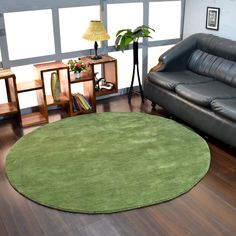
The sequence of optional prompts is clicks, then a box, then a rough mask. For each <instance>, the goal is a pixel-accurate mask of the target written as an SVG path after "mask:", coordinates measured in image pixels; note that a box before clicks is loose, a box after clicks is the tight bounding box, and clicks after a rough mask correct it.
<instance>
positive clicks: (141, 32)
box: [115, 25, 155, 52]
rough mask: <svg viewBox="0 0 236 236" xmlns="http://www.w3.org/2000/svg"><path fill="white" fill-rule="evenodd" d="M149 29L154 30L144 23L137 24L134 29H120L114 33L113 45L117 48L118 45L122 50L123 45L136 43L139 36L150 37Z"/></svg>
mask: <svg viewBox="0 0 236 236" xmlns="http://www.w3.org/2000/svg"><path fill="white" fill-rule="evenodd" d="M151 31H153V32H155V30H154V29H152V28H150V27H149V26H146V25H142V26H139V27H137V28H136V29H135V30H134V31H132V30H131V29H121V30H119V31H117V33H116V41H115V47H116V48H118V46H119V47H120V49H121V51H122V52H124V49H125V47H126V46H128V45H129V44H130V43H132V42H133V43H134V44H138V41H139V38H151V36H150V33H151Z"/></svg>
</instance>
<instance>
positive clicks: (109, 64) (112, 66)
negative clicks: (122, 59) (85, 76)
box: [81, 55, 118, 97]
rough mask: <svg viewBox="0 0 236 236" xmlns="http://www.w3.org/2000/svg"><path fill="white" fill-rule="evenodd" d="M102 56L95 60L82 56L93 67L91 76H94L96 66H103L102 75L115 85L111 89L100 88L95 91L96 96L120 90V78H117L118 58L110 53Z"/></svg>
mask: <svg viewBox="0 0 236 236" xmlns="http://www.w3.org/2000/svg"><path fill="white" fill-rule="evenodd" d="M101 56H102V58H101V59H99V60H93V59H91V57H90V56H89V57H82V58H81V60H83V61H85V62H86V63H88V64H89V65H90V67H91V76H92V77H93V78H94V75H95V73H96V71H95V67H96V66H100V67H101V73H102V77H103V78H105V80H106V81H107V82H110V83H112V84H113V85H114V86H113V88H112V89H111V90H105V89H102V90H99V91H95V96H96V97H98V96H105V95H108V94H113V93H117V92H118V80H117V59H115V58H113V57H111V56H109V55H101Z"/></svg>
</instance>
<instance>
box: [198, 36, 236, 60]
mask: <svg viewBox="0 0 236 236" xmlns="http://www.w3.org/2000/svg"><path fill="white" fill-rule="evenodd" d="M195 37H196V38H197V43H196V49H200V50H202V51H203V52H207V53H209V54H211V55H214V56H218V57H222V58H224V59H227V60H230V61H234V62H236V41H233V40H230V39H226V38H223V37H219V36H216V35H212V34H203V33H199V34H195Z"/></svg>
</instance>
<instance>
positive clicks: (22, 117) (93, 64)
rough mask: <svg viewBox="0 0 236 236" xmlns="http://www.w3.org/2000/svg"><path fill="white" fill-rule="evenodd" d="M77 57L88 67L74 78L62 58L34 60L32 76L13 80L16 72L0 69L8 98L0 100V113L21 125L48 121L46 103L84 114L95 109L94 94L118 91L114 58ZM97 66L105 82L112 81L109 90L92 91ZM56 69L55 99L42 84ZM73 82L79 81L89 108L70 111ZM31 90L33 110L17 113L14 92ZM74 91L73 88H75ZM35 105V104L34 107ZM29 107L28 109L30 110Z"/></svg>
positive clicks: (72, 114)
mask: <svg viewBox="0 0 236 236" xmlns="http://www.w3.org/2000/svg"><path fill="white" fill-rule="evenodd" d="M81 60H83V61H85V63H87V64H88V65H89V70H88V71H85V72H82V76H81V78H76V77H75V75H74V74H73V73H71V72H70V71H69V66H68V65H67V64H65V63H63V62H48V63H41V64H35V65H34V70H35V78H34V80H32V81H27V82H22V83H18V84H17V83H16V76H15V74H14V73H12V71H11V70H10V69H0V79H4V80H5V84H6V91H7V97H8V101H7V103H4V104H0V116H9V115H15V116H16V117H17V119H18V121H19V124H20V125H21V126H22V127H28V126H33V125H39V124H43V123H47V122H48V108H49V106H59V107H63V108H64V107H65V108H67V112H68V114H69V115H70V116H74V115H79V114H88V113H93V112H96V96H104V95H108V94H113V93H117V92H118V83H117V60H116V59H115V58H113V57H110V56H108V55H102V59H99V60H93V59H91V57H90V56H88V57H82V58H81ZM97 66H100V67H101V70H100V71H101V76H103V77H104V78H105V80H106V81H107V82H110V83H112V84H113V88H112V89H111V90H107V89H101V90H99V91H95V82H96V81H95V76H94V75H95V73H96V71H95V69H96V68H97ZM53 72H56V73H57V75H58V79H59V82H60V96H59V99H58V101H55V100H54V99H53V96H52V94H47V95H46V88H45V84H46V82H48V81H46V80H47V79H48V77H50V76H49V75H50V74H47V73H53ZM76 84H77V85H78V84H81V85H82V86H80V87H82V88H83V92H82V95H83V96H84V97H85V99H86V100H87V101H88V103H89V104H90V105H91V107H92V109H89V110H86V109H85V110H79V111H73V99H72V96H73V94H72V91H74V90H76V89H75V88H76V87H75V88H74V90H73V89H72V87H73V86H76ZM32 91H34V92H35V93H36V94H37V106H36V111H33V112H31V113H29V114H21V110H20V107H19V101H18V94H20V93H27V92H32ZM75 93H76V92H75ZM34 108H35V107H34ZM34 108H32V110H34Z"/></svg>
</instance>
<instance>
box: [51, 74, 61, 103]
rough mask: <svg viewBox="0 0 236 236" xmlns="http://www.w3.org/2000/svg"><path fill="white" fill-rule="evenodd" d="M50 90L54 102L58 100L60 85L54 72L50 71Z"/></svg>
mask: <svg viewBox="0 0 236 236" xmlns="http://www.w3.org/2000/svg"><path fill="white" fill-rule="evenodd" d="M51 90H52V97H53V100H54V101H56V102H58V101H60V92H61V86H60V81H59V78H58V74H57V73H56V72H52V74H51Z"/></svg>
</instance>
